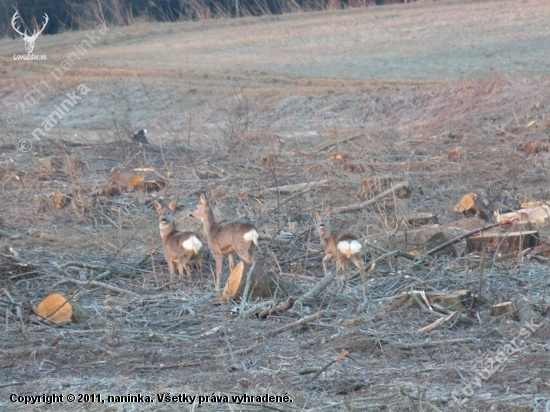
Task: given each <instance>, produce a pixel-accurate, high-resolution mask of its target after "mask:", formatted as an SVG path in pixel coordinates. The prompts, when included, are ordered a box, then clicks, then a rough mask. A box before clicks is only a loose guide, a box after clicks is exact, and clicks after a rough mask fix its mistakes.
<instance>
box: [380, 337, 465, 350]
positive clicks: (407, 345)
mask: <svg viewBox="0 0 550 412" xmlns="http://www.w3.org/2000/svg"><path fill="white" fill-rule="evenodd" d="M475 341H476V339H475V338H460V339H449V340H431V341H427V342H416V343H392V344H391V345H392V346H393V347H394V348H397V349H419V348H431V347H434V346H441V345H452V344H455V343H469V342H475Z"/></svg>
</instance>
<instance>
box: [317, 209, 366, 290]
mask: <svg viewBox="0 0 550 412" xmlns="http://www.w3.org/2000/svg"><path fill="white" fill-rule="evenodd" d="M325 215H326V217H327V219H325V221H323V219H321V216H320V215H319V213H317V211H315V210H314V211H313V217H315V219H316V220H317V229H318V231H319V236H320V237H321V244H322V245H323V247H324V249H325V257H324V258H323V269H324V271H325V275H326V274H327V262H329V261H330V260H331V259H334V260H335V261H336V285H337V288H338V289H339V290H340V291H343V290H344V287H345V286H346V282H347V280H348V270H347V268H346V262H347V261H348V260H351V261H352V262H353V264H354V265H355V266H356V267H357V269H359V272H360V273H361V280H362V281H363V298H365V299H366V283H365V282H366V278H365V269H364V267H363V261H362V260H361V255H360V254H361V243H359V240H358V239H357V236H355V235H352V234H351V233H338V232H331V231H330V227H329V220H328V219H329V218H330V217H332V209H331V208H330V207H328V208H327V210H326V211H325ZM339 268H342V270H343V272H344V282H343V285H340V277H339V275H338V269H339Z"/></svg>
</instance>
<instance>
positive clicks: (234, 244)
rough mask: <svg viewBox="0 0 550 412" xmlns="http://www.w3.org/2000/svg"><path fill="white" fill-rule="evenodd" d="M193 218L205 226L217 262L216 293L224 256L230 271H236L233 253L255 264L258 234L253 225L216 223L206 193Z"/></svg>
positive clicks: (218, 287) (192, 214)
mask: <svg viewBox="0 0 550 412" xmlns="http://www.w3.org/2000/svg"><path fill="white" fill-rule="evenodd" d="M191 217H194V218H196V219H200V220H201V221H202V224H203V225H204V231H205V232H206V238H207V239H208V246H210V250H211V251H212V254H213V255H214V259H215V260H216V291H219V290H220V279H221V274H222V260H223V255H227V259H228V261H229V269H230V270H233V269H234V266H233V252H237V254H238V255H239V257H240V258H241V259H242V260H244V261H245V262H246V263H249V264H252V263H254V259H253V258H252V255H253V254H254V248H255V246H257V245H258V232H257V231H256V228H255V227H254V225H252V224H251V223H243V222H237V221H233V222H226V223H221V224H218V223H216V221H215V220H214V214H213V213H212V209H211V208H210V205H209V204H208V200H207V199H206V195H205V194H204V193H201V196H200V203H199V204H198V205H197V208H196V209H195V211H194V212H193V213H191Z"/></svg>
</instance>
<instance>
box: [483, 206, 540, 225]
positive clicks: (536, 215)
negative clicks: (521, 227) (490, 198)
mask: <svg viewBox="0 0 550 412" xmlns="http://www.w3.org/2000/svg"><path fill="white" fill-rule="evenodd" d="M512 218H516V220H517V221H518V222H520V223H548V221H550V206H549V205H540V206H533V207H526V208H522V209H520V210H518V211H516V212H510V213H503V214H500V213H498V212H497V211H495V213H494V214H493V220H494V221H495V222H501V221H503V220H509V219H512Z"/></svg>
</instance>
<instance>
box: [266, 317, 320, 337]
mask: <svg viewBox="0 0 550 412" xmlns="http://www.w3.org/2000/svg"><path fill="white" fill-rule="evenodd" d="M325 313H326V311H324V310H321V311H319V312H317V313H315V314H313V315H310V316H305V317H303V318H302V319H300V320H297V321H296V322H292V323H289V324H288V325H285V326H283V327H282V328H279V329H275V330H272V331H270V332H267V333H266V334H265V337H266V338H272V337H273V336H276V335H279V334H281V333H283V332H286V331H289V330H291V329H294V328H295V327H297V326H301V325H305V324H306V323H308V322H311V321H313V320H315V319H319V318H322V317H323V316H325Z"/></svg>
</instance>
